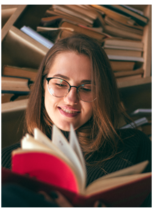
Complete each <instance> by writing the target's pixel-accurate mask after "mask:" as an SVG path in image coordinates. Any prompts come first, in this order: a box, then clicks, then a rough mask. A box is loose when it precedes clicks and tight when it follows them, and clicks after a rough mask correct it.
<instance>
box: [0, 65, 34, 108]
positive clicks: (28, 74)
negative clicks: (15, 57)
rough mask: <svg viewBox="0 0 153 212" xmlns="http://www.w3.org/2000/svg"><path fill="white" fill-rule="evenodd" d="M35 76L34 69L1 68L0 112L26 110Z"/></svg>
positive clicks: (6, 66)
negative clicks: (0, 107)
mask: <svg viewBox="0 0 153 212" xmlns="http://www.w3.org/2000/svg"><path fill="white" fill-rule="evenodd" d="M36 75H37V70H36V69H32V68H23V67H15V66H8V65H5V66H3V70H2V77H1V83H2V93H1V102H2V112H9V111H13V110H20V109H21V110H22V109H25V108H26V106H27V102H28V98H29V94H30V91H31V89H32V86H33V83H34V81H35V79H36Z"/></svg>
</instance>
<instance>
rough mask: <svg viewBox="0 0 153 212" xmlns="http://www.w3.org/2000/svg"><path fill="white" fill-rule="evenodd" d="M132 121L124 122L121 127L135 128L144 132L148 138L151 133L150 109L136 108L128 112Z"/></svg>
mask: <svg viewBox="0 0 153 212" xmlns="http://www.w3.org/2000/svg"><path fill="white" fill-rule="evenodd" d="M129 115H130V117H131V118H132V120H133V122H131V123H130V124H126V125H124V126H122V127H121V129H127V128H137V129H138V130H140V131H142V132H144V133H145V134H146V135H147V136H148V137H149V138H150V139H151V135H152V127H151V126H152V109H150V108H138V109H136V110H135V111H133V112H132V113H131V114H129Z"/></svg>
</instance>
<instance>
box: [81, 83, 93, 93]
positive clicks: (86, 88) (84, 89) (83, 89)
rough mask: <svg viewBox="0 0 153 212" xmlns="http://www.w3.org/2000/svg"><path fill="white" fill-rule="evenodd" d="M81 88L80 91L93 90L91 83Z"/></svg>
mask: <svg viewBox="0 0 153 212" xmlns="http://www.w3.org/2000/svg"><path fill="white" fill-rule="evenodd" d="M79 90H80V92H91V85H88V84H85V85H81V86H80V89H79Z"/></svg>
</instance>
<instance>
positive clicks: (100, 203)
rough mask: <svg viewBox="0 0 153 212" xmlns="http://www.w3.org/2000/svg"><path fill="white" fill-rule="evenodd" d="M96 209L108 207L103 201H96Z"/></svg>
mask: <svg viewBox="0 0 153 212" xmlns="http://www.w3.org/2000/svg"><path fill="white" fill-rule="evenodd" d="M94 207H106V205H105V204H104V203H102V202H101V201H96V202H95V203H94Z"/></svg>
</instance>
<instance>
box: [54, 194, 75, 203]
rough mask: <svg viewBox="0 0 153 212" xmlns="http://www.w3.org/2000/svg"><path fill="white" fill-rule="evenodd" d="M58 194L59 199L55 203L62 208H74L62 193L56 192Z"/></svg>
mask: <svg viewBox="0 0 153 212" xmlns="http://www.w3.org/2000/svg"><path fill="white" fill-rule="evenodd" d="M56 194H57V195H58V198H56V199H54V201H55V202H56V203H57V204H58V205H59V206H60V207H73V206H72V204H71V203H70V202H69V201H68V200H67V199H66V198H65V197H64V196H63V195H62V194H61V193H60V192H58V191H56Z"/></svg>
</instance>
